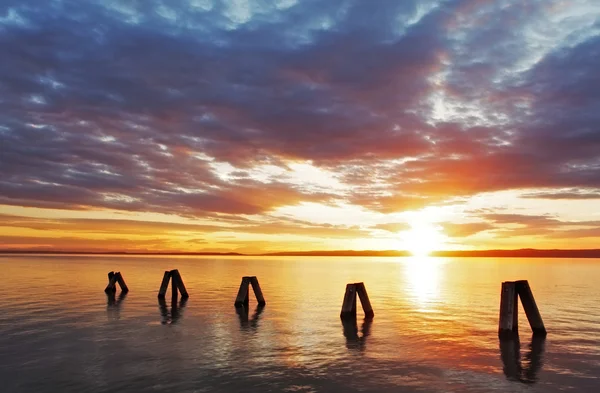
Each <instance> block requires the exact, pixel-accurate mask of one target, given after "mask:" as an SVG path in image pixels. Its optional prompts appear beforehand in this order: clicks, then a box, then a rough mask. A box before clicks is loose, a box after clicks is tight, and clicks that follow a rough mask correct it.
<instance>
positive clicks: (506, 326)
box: [498, 281, 519, 337]
mask: <svg viewBox="0 0 600 393" xmlns="http://www.w3.org/2000/svg"><path fill="white" fill-rule="evenodd" d="M518 307H519V304H518V299H517V290H516V286H515V283H514V282H512V281H506V282H503V283H502V292H501V293H500V322H499V324H498V336H500V337H506V336H510V335H511V334H513V333H517V332H518V314H519V313H518V310H519V309H518Z"/></svg>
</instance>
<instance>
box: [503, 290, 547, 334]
mask: <svg viewBox="0 0 600 393" xmlns="http://www.w3.org/2000/svg"><path fill="white" fill-rule="evenodd" d="M518 298H521V303H522V304H523V309H524V310H525V314H526V315H527V319H528V320H529V325H530V326H531V330H532V331H533V333H534V334H538V335H546V328H545V327H544V322H543V321H542V317H541V315H540V312H539V310H538V308H537V305H536V303H535V299H534V298H533V293H532V292H531V288H530V287H529V283H528V282H527V280H520V281H506V282H503V283H502V292H501V295H500V321H499V325H498V335H499V336H500V337H507V336H510V335H514V334H516V333H518V332H519V323H518V318H519V300H518Z"/></svg>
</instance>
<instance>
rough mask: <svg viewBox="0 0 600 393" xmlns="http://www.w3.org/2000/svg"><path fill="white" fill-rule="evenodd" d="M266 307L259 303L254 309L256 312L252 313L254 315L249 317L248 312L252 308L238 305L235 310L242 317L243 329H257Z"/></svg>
mask: <svg viewBox="0 0 600 393" xmlns="http://www.w3.org/2000/svg"><path fill="white" fill-rule="evenodd" d="M264 308H265V306H264V305H260V304H259V305H257V306H256V309H255V310H254V313H253V314H252V317H251V318H248V314H249V313H250V310H249V309H248V308H247V307H245V306H241V307H236V308H235V312H236V313H237V314H238V317H239V318H240V328H241V329H242V330H248V329H253V330H255V329H257V328H258V320H259V319H260V314H262V312H263V310H264Z"/></svg>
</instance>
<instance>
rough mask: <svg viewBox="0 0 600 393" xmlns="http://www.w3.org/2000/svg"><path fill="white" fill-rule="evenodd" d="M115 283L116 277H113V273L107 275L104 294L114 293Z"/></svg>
mask: <svg viewBox="0 0 600 393" xmlns="http://www.w3.org/2000/svg"><path fill="white" fill-rule="evenodd" d="M116 282H117V277H116V275H115V272H110V273H108V285H107V286H106V289H104V292H106V293H113V292H115V291H116V290H117V288H116V287H115V283H116Z"/></svg>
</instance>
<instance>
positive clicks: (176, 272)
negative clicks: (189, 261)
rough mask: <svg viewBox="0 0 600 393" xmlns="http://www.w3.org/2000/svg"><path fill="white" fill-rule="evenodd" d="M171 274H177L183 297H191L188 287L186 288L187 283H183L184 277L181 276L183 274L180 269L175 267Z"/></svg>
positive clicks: (177, 281) (178, 286)
mask: <svg viewBox="0 0 600 393" xmlns="http://www.w3.org/2000/svg"><path fill="white" fill-rule="evenodd" d="M171 276H173V277H174V276H177V280H176V283H177V289H179V293H181V298H182V299H187V298H189V297H190V295H189V294H188V291H187V289H185V285H184V284H183V279H182V278H181V274H179V270H177V269H175V270H171Z"/></svg>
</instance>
